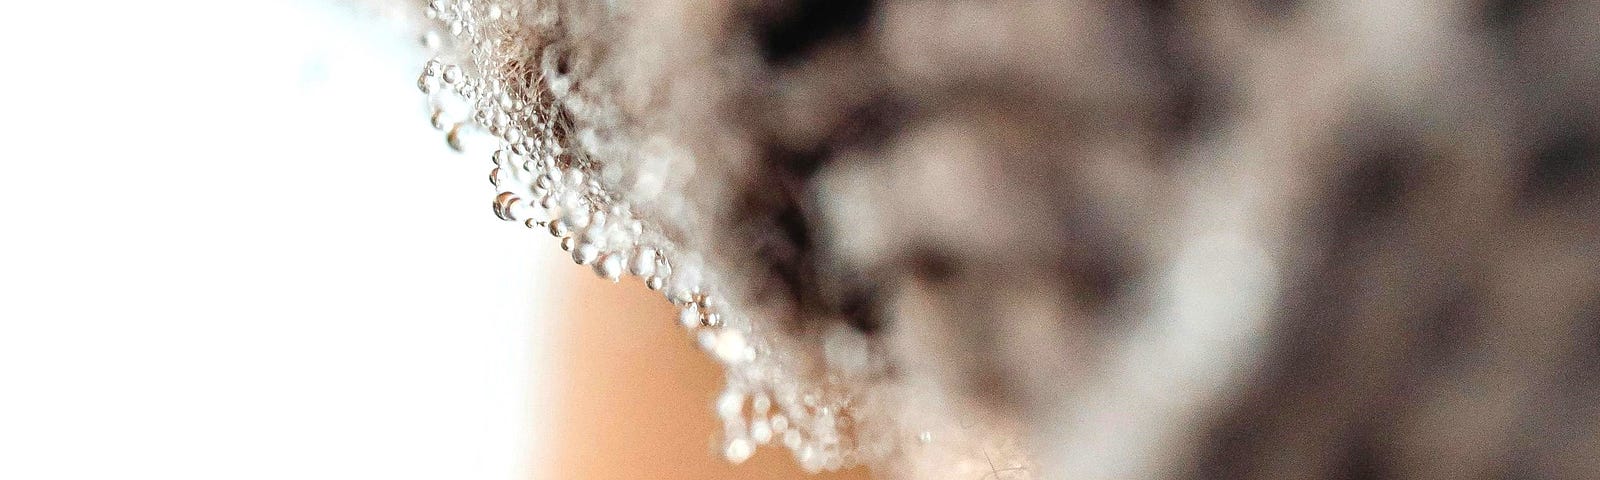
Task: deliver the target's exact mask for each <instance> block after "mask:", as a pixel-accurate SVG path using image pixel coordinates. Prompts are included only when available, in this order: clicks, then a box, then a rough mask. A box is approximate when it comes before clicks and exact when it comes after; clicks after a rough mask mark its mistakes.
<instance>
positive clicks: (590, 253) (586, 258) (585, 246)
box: [572, 243, 600, 265]
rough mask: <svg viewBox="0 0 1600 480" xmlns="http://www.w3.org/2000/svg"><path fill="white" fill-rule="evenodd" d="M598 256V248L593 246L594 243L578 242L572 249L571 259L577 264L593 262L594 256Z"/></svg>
mask: <svg viewBox="0 0 1600 480" xmlns="http://www.w3.org/2000/svg"><path fill="white" fill-rule="evenodd" d="M599 256H600V249H599V248H595V246H594V244H591V243H579V244H578V246H577V247H574V248H573V249H572V261H573V262H576V263H577V264H578V265H588V264H590V263H594V261H595V258H596V257H599Z"/></svg>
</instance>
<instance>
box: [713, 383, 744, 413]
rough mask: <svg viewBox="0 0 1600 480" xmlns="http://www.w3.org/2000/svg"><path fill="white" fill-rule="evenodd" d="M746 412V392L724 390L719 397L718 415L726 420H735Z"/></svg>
mask: <svg viewBox="0 0 1600 480" xmlns="http://www.w3.org/2000/svg"><path fill="white" fill-rule="evenodd" d="M743 411H744V392H740V391H738V390H734V389H732V388H730V389H727V390H723V391H722V395H719V396H717V415H721V416H722V418H723V419H725V420H734V419H737V418H739V415H740V414H741V413H743Z"/></svg>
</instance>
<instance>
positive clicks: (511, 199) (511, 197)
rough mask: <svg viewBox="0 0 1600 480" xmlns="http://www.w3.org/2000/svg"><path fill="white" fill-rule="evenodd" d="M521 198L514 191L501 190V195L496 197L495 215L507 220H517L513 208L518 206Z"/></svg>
mask: <svg viewBox="0 0 1600 480" xmlns="http://www.w3.org/2000/svg"><path fill="white" fill-rule="evenodd" d="M519 200H520V199H518V198H517V195H516V194H514V193H511V192H500V194H499V195H496V196H495V197H494V215H495V216H496V217H500V219H501V220H505V221H512V220H516V218H515V217H514V216H513V212H512V208H514V207H515V206H516V204H517V202H518V201H519Z"/></svg>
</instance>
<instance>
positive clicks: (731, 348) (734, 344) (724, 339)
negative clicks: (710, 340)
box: [716, 329, 745, 364]
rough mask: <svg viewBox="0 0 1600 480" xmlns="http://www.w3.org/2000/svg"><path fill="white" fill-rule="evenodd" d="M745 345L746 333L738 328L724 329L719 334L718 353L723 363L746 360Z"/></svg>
mask: <svg viewBox="0 0 1600 480" xmlns="http://www.w3.org/2000/svg"><path fill="white" fill-rule="evenodd" d="M744 347H745V340H744V334H743V333H739V331H738V330H733V329H728V330H723V331H722V333H721V334H718V335H717V349H716V354H717V358H718V359H721V360H722V363H727V364H732V363H737V362H740V361H742V360H744Z"/></svg>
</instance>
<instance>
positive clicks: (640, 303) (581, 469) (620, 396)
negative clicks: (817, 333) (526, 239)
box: [538, 264, 869, 480]
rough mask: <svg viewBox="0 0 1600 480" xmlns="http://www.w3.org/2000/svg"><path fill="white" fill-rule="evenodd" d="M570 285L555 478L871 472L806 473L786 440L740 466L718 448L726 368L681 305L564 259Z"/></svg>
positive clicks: (854, 474) (832, 477)
mask: <svg viewBox="0 0 1600 480" xmlns="http://www.w3.org/2000/svg"><path fill="white" fill-rule="evenodd" d="M559 270H560V272H551V273H552V274H559V275H561V276H562V277H564V278H565V279H567V281H570V282H571V283H570V285H571V286H572V290H571V291H572V294H573V295H572V296H571V297H569V298H570V299H569V302H570V303H568V304H567V305H565V306H564V307H563V310H564V311H565V312H567V315H566V316H567V318H566V325H567V328H566V329H564V330H563V333H562V335H563V338H561V339H558V340H557V344H558V345H560V346H559V347H558V348H559V349H560V350H559V352H560V353H559V354H558V356H559V358H560V362H561V364H560V365H559V366H558V367H557V368H556V369H555V371H559V372H565V373H564V375H563V377H562V378H560V379H554V382H553V385H552V388H557V389H559V390H557V392H556V397H557V401H556V405H558V407H557V408H558V409H559V410H558V411H555V412H552V413H553V414H552V415H549V416H544V417H543V418H549V419H551V421H554V422H556V425H555V426H554V432H555V436H554V439H555V441H554V442H552V444H553V446H554V448H555V451H554V452H551V453H552V455H551V456H550V457H549V458H551V459H552V461H551V462H550V464H549V468H550V470H546V471H542V472H538V473H539V474H540V475H541V476H548V477H549V478H571V479H618V480H624V479H626V480H635V479H659V480H675V479H685V480H688V479H695V480H712V479H788V478H808V479H818V480H851V479H866V478H869V476H868V475H867V472H866V469H865V468H859V467H858V468H855V469H850V470H846V471H843V472H839V473H831V474H822V475H814V476H808V475H806V474H805V472H804V471H802V470H801V469H800V468H799V466H798V465H797V464H796V463H795V461H794V459H793V458H792V457H791V456H790V454H789V451H788V450H787V449H784V448H782V447H774V446H763V447H760V448H758V449H756V454H755V456H754V457H751V458H750V460H748V461H746V462H744V463H743V464H741V465H732V464H730V463H728V462H727V461H726V460H723V458H722V455H721V453H720V450H719V449H718V448H717V444H718V439H717V437H718V436H719V435H720V432H721V430H722V423H721V422H720V421H718V420H717V418H716V415H715V413H714V412H713V411H712V402H713V401H714V399H715V398H716V396H717V394H718V393H720V392H721V391H722V371H721V369H720V368H719V367H718V366H717V365H716V364H715V363H714V362H713V361H712V360H711V359H710V358H709V357H707V356H706V354H705V353H703V352H700V351H699V350H698V348H697V347H696V346H695V344H694V341H693V340H692V339H690V338H689V337H688V336H687V335H686V334H685V333H684V330H683V328H682V327H679V326H678V324H677V312H676V310H674V309H673V308H672V306H671V305H670V304H669V303H667V301H666V300H665V299H663V298H661V295H659V294H657V293H656V292H652V291H650V290H649V289H647V288H645V286H644V284H643V283H642V282H640V281H639V280H638V279H635V278H629V279H627V280H624V281H623V282H622V284H621V285H616V284H612V283H611V282H608V281H606V280H603V279H600V278H597V277H595V275H594V274H593V273H591V272H589V269H588V268H585V267H579V266H575V265H571V264H568V265H563V266H561V267H560V268H559Z"/></svg>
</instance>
